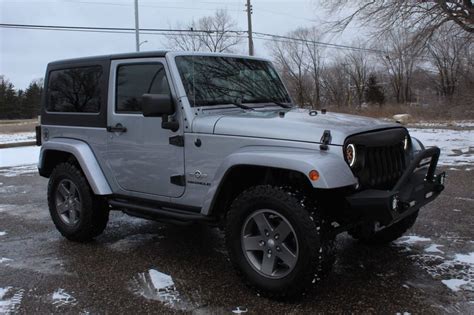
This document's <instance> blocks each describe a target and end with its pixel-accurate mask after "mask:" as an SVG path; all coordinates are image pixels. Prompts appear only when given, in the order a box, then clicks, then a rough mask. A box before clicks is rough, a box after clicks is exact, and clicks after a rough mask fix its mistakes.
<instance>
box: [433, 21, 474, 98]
mask: <svg viewBox="0 0 474 315" xmlns="http://www.w3.org/2000/svg"><path fill="white" fill-rule="evenodd" d="M470 48H472V41H471V40H469V38H464V37H461V38H459V37H455V36H452V35H451V34H450V33H449V30H447V29H444V30H443V31H442V32H440V33H439V34H437V35H436V36H435V37H433V38H432V40H431V41H430V42H429V44H428V51H429V55H430V57H431V58H430V61H431V62H432V64H433V65H434V66H435V67H436V69H437V71H438V80H437V85H438V89H439V91H440V94H441V95H442V96H448V97H451V96H453V95H454V92H455V90H456V88H457V87H458V85H459V80H460V79H461V77H462V73H463V70H464V65H465V62H466V61H467V60H468V56H469V50H470Z"/></svg>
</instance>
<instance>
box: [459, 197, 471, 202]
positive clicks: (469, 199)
mask: <svg viewBox="0 0 474 315" xmlns="http://www.w3.org/2000/svg"><path fill="white" fill-rule="evenodd" d="M455 199H457V200H463V201H474V199H472V198H467V197H455Z"/></svg>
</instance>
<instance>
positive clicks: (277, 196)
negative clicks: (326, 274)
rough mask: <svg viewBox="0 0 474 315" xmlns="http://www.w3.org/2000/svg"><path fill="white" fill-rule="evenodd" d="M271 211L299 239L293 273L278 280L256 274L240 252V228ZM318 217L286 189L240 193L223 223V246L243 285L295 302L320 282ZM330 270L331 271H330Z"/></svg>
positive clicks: (253, 189) (264, 188)
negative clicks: (256, 216)
mask: <svg viewBox="0 0 474 315" xmlns="http://www.w3.org/2000/svg"><path fill="white" fill-rule="evenodd" d="M260 209H271V210H273V211H275V212H277V213H278V214H279V215H281V216H282V217H284V218H285V219H286V220H287V221H288V222H289V223H290V224H291V226H292V228H293V229H294V232H295V234H296V236H297V239H298V248H299V250H298V258H297V260H296V263H295V266H294V267H293V269H292V271H291V272H290V273H289V274H287V275H286V276H284V277H283V278H280V279H272V278H269V277H266V276H264V275H262V274H259V273H258V272H257V271H256V270H255V269H254V267H252V266H251V264H250V263H249V262H248V260H247V258H246V256H245V253H244V250H243V249H242V240H241V234H242V228H243V226H244V224H245V222H246V220H247V218H249V217H250V216H251V215H252V214H254V213H256V212H257V211H259V210H260ZM318 215H319V214H318V213H317V212H316V213H314V212H313V213H311V212H310V211H308V210H307V209H306V208H305V206H304V202H303V200H301V198H298V197H297V194H295V193H293V192H291V191H288V190H287V189H286V188H282V187H274V186H269V185H261V186H255V187H251V188H249V189H247V190H245V191H244V192H242V193H241V194H240V195H239V196H238V197H237V198H236V199H235V200H234V201H233V203H232V205H231V207H230V210H229V212H228V213H227V219H226V229H225V231H226V245H227V248H228V252H229V256H230V260H231V262H232V264H233V265H234V267H235V269H236V270H237V272H238V274H239V275H240V276H241V277H242V278H243V281H244V282H245V283H246V284H247V285H248V286H250V287H252V288H253V289H255V290H256V291H257V292H259V293H260V294H262V295H264V296H267V297H270V298H277V299H281V298H295V297H298V296H300V295H302V294H303V293H305V292H306V291H308V290H309V289H310V288H312V287H314V286H315V285H316V284H317V283H318V282H319V280H320V278H321V276H322V272H323V270H325V269H327V266H326V267H323V250H324V248H326V246H324V245H321V243H322V241H321V230H322V229H321V226H320V223H319V222H321V221H320V220H319V219H318V217H317V216H318ZM329 269H330V268H329Z"/></svg>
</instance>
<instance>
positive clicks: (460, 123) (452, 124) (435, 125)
mask: <svg viewBox="0 0 474 315" xmlns="http://www.w3.org/2000/svg"><path fill="white" fill-rule="evenodd" d="M410 126H416V127H432V128H439V127H445V128H446V127H460V128H473V127H474V121H472V120H458V121H443V122H429V121H420V122H417V123H412V124H410Z"/></svg>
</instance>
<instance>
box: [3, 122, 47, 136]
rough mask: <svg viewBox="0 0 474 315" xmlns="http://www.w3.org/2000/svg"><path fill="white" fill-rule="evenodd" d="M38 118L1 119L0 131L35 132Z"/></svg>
mask: <svg viewBox="0 0 474 315" xmlns="http://www.w3.org/2000/svg"><path fill="white" fill-rule="evenodd" d="M36 125H38V119H12V120H0V133H18V132H34V131H35V126H36Z"/></svg>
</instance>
